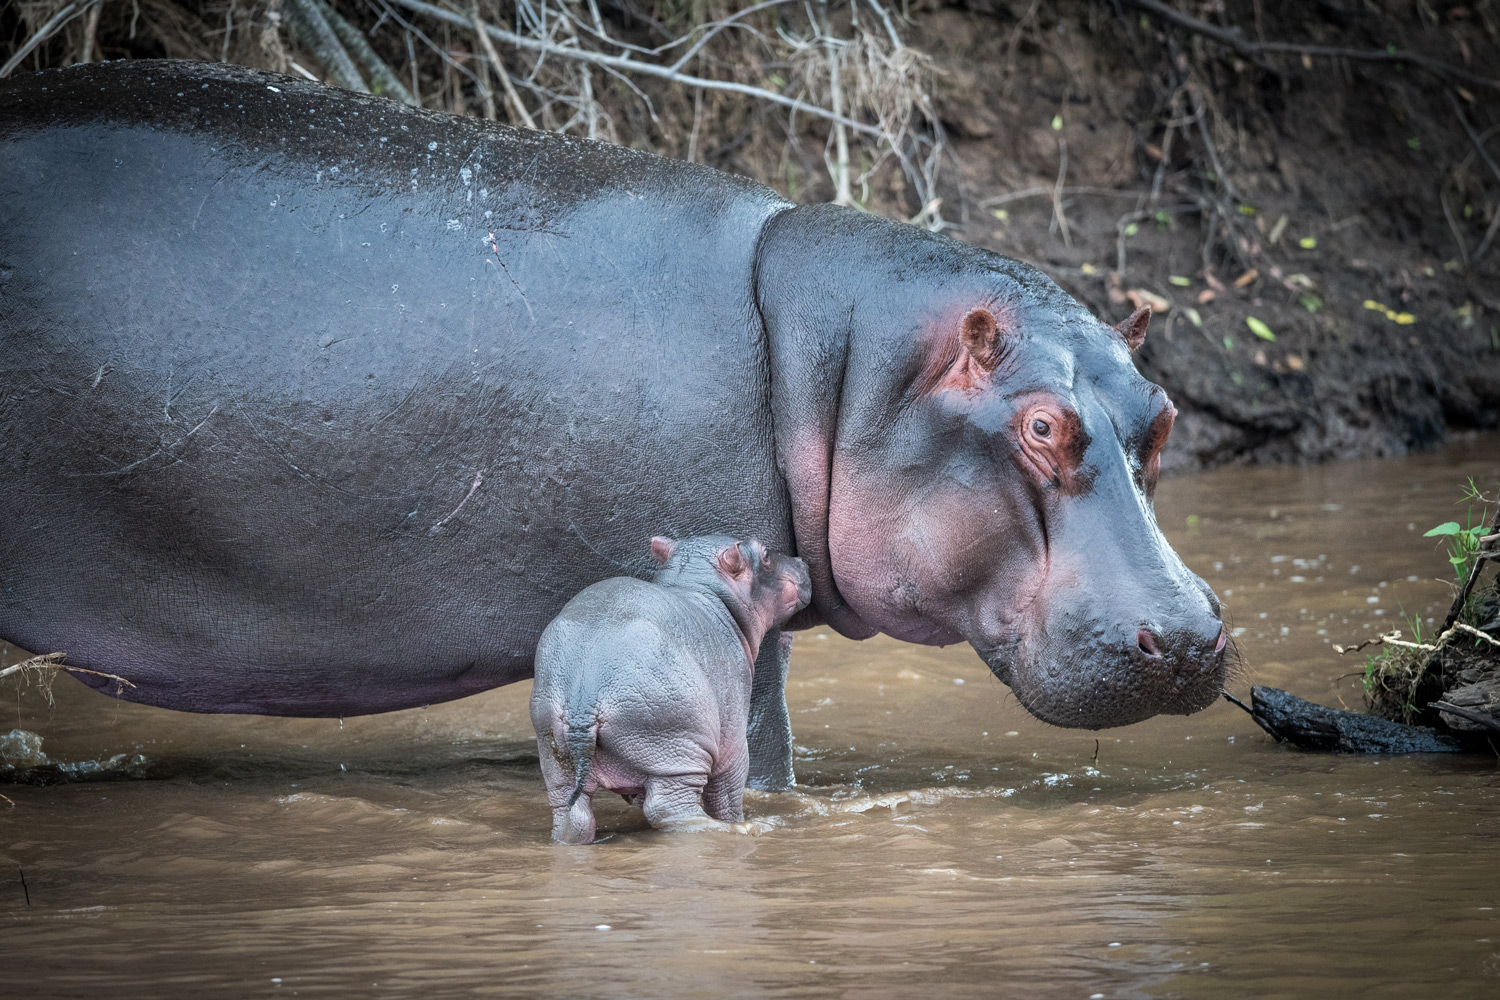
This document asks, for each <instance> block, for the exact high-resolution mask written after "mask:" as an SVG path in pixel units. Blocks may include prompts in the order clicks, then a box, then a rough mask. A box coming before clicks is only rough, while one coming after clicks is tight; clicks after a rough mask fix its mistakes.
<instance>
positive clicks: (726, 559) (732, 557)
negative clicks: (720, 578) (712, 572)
mask: <svg viewBox="0 0 1500 1000" xmlns="http://www.w3.org/2000/svg"><path fill="white" fill-rule="evenodd" d="M719 572H720V573H723V574H724V576H725V577H727V578H729V579H734V578H735V577H737V576H739V575H740V574H742V573H744V572H745V553H743V552H741V551H740V546H739V543H738V542H736V543H735V544H733V545H729V546H725V548H724V549H723V550H722V551H721V552H720V553H719Z"/></svg>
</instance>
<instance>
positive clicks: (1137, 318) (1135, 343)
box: [1115, 306, 1151, 354]
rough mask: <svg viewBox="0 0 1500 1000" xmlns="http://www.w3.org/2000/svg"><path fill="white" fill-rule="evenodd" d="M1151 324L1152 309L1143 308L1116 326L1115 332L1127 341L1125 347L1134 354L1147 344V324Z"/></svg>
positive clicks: (1148, 307)
mask: <svg viewBox="0 0 1500 1000" xmlns="http://www.w3.org/2000/svg"><path fill="white" fill-rule="evenodd" d="M1150 322H1151V307H1150V306H1141V307H1140V308H1139V309H1137V310H1136V311H1135V312H1133V313H1131V314H1130V315H1129V316H1128V317H1126V318H1125V319H1123V320H1121V321H1120V322H1119V323H1117V324H1116V325H1115V332H1116V333H1118V334H1119V335H1120V336H1121V338H1123V339H1124V341H1125V346H1126V347H1128V348H1130V352H1131V353H1132V354H1134V353H1135V352H1136V350H1137V349H1139V348H1140V346H1141V345H1142V344H1144V343H1145V342H1146V324H1148V323H1150Z"/></svg>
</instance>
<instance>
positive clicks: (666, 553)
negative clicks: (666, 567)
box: [651, 535, 677, 563]
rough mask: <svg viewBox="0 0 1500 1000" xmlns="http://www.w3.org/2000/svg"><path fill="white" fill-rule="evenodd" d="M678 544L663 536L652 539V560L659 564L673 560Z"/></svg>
mask: <svg viewBox="0 0 1500 1000" xmlns="http://www.w3.org/2000/svg"><path fill="white" fill-rule="evenodd" d="M676 548H677V543H676V542H674V541H672V539H670V538H667V537H665V536H662V535H657V536H656V537H655V538H653V539H651V558H652V559H655V560H656V561H657V562H659V563H664V562H666V561H667V560H668V559H670V558H672V552H673V551H674V550H676Z"/></svg>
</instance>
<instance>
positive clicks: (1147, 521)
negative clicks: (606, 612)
mask: <svg viewBox="0 0 1500 1000" xmlns="http://www.w3.org/2000/svg"><path fill="white" fill-rule="evenodd" d="M1146 318H1147V317H1146V315H1144V314H1137V315H1135V316H1132V317H1131V318H1130V319H1128V320H1126V321H1125V322H1124V323H1122V324H1121V325H1120V326H1119V327H1118V328H1115V327H1110V326H1108V325H1106V324H1104V323H1103V322H1101V321H1099V320H1098V319H1096V318H1095V317H1093V316H1092V315H1090V314H1089V313H1088V312H1086V311H1085V310H1084V309H1083V308H1082V307H1081V306H1080V305H1079V304H1078V303H1077V302H1075V301H1074V300H1073V299H1072V298H1070V297H1069V296H1067V295H1066V294H1065V293H1063V292H1062V291H1061V290H1060V289H1059V288H1058V287H1057V286H1056V285H1054V284H1053V283H1052V282H1051V281H1049V280H1048V279H1047V278H1046V277H1044V276H1043V275H1041V274H1040V273H1038V272H1037V271H1035V270H1033V269H1032V268H1030V267H1028V266H1026V265H1024V264H1019V263H1016V262H1015V261H1011V260H1007V259H1006V258H1004V257H999V256H996V255H995V254H992V253H989V252H986V251H984V250H979V249H976V248H974V247H970V246H966V245H964V244H962V243H958V242H955V241H953V240H951V239H948V238H946V237H942V236H936V235H933V234H931V233H927V232H923V231H921V230H918V229H915V228H913V227H910V226H905V225H900V224H897V223H893V222H888V221H885V220H882V219H878V218H873V217H871V216H869V215H863V214H861V213H859V212H855V211H850V210H847V209H843V208H837V207H833V206H829V205H812V206H801V207H794V206H793V205H791V204H789V203H788V202H786V201H784V200H783V199H781V198H780V197H778V196H777V195H776V194H775V193H774V192H772V191H771V190H769V189H767V188H764V187H760V186H758V185H756V184H753V183H751V182H749V181H746V180H743V179H741V178H738V177H733V176H729V175H727V174H723V173H718V172H716V171H714V170H710V169H708V168H705V167H701V166H695V165H691V164H687V163H680V162H676V161H673V160H667V159H662V158H660V157H656V156H651V155H648V154H646V153H641V152H636V151H634V150H629V149H622V148H620V147H617V146H611V145H606V144H602V143H597V142H587V141H583V140H579V139H574V138H570V137H568V136H562V135H555V134H551V133H545V132H531V131H521V130H517V129H511V128H505V127H501V126H497V125H493V124H488V123H485V122H480V121H475V120H471V119H466V118H455V117H451V116H449V115H444V114H437V113H432V112H426V111H416V110H411V109H408V108H406V107H403V106H400V105H396V104H392V103H389V102H386V101H382V100H380V99H376V98H370V97H368V96H360V95H356V94H352V93H347V92H344V91H338V90H330V89H327V88H325V87H322V86H317V85H314V84H309V83H305V82H301V81H297V80H291V79H287V78H285V77H281V76H273V75H268V74H264V73H258V72H252V71H249V70H243V69H235V68H228V67H223V66H209V65H202V64H194V63H184V62H122V63H112V64H104V65H95V66H79V67H73V68H71V69H67V70H62V71H53V72H47V73H41V74H37V75H34V76H30V77H26V78H22V79H17V80H13V81H7V82H6V84H5V86H4V89H3V90H0V484H3V486H4V490H5V502H4V503H3V504H0V636H3V637H4V638H5V639H6V640H8V641H10V642H11V643H15V644H18V645H20V646H22V647H24V648H27V649H33V650H39V651H44V652H45V651H50V650H63V651H65V652H66V653H67V654H68V658H69V663H71V664H74V665H77V666H81V667H90V668H94V669H97V670H104V671H109V672H111V673H116V674H119V675H122V676H124V677H126V678H128V679H129V680H130V682H131V683H132V684H133V685H134V686H133V687H129V688H126V689H125V690H124V692H123V695H124V696H125V697H127V698H131V699H134V700H137V701H142V702H148V703H150V704H153V705H161V706H166V707H171V708H177V709H185V710H188V711H197V712H257V713H266V714H276V715H303V716H331V715H353V714H359V713H369V712H383V711H389V710H392V709H399V708H406V707H409V706H414V705H422V704H426V703H430V702H436V701H442V700H445V699H450V698H458V697H462V696H464V695H468V694H472V693H474V692H476V691H482V690H485V689H487V688H492V687H495V686H497V685H500V684H509V683H511V682H513V681H518V680H522V679H524V678H527V677H529V676H531V672H532V657H533V652H534V649H535V646H536V641H537V638H538V636H539V635H540V634H541V632H542V629H543V627H544V626H545V625H546V624H547V622H548V620H549V619H551V618H552V617H553V616H554V615H555V614H556V613H557V612H558V610H559V609H560V608H561V607H562V606H563V604H564V603H566V602H567V601H568V599H569V598H571V597H572V596H573V595H574V594H576V593H578V592H579V591H580V590H582V589H583V588H584V587H585V586H587V585H589V584H591V583H594V582H595V581H598V580H602V579H604V578H606V577H611V576H617V575H619V574H620V572H621V570H622V568H623V569H624V570H625V571H627V572H631V573H642V572H644V571H645V570H646V569H647V565H646V560H645V556H644V555H643V553H645V552H646V551H647V540H648V539H650V538H651V536H653V535H657V534H665V535H672V536H679V537H680V536H688V535H700V534H710V533H729V534H734V535H736V536H741V537H749V536H753V537H756V538H759V539H761V540H762V541H763V542H765V543H766V544H767V545H768V546H769V547H771V548H773V549H777V550H783V551H788V552H793V553H795V554H797V555H799V556H801V557H802V558H803V559H805V560H806V561H807V563H808V565H809V567H810V569H811V572H812V579H813V583H814V590H813V602H812V606H811V607H810V608H809V609H807V610H806V611H804V612H802V613H801V615H800V616H799V617H798V618H797V619H796V620H794V622H793V623H792V624H791V626H790V627H792V628H802V627H807V626H810V625H813V624H816V623H818V622H826V623H828V624H829V625H831V626H832V627H834V628H835V629H837V630H838V631H839V632H841V633H843V634H844V635H847V636H853V637H856V638H863V637H866V636H871V635H874V634H875V633H876V632H885V633H887V634H889V635H892V636H896V637H898V638H901V639H906V640H910V641H913V642H920V643H938V644H941V643H951V642H957V641H959V640H967V641H968V642H969V643H971V644H972V645H973V646H974V648H975V649H976V650H978V652H979V654H980V655H981V656H982V657H984V659H985V662H986V663H988V664H989V666H990V669H991V670H992V671H993V672H994V673H995V675H996V676H997V677H999V678H1000V679H1001V680H1002V681H1004V682H1006V683H1007V684H1009V685H1010V686H1011V688H1012V689H1013V690H1014V691H1015V692H1016V695H1017V696H1018V697H1019V699H1020V700H1021V703H1022V704H1024V705H1025V706H1026V707H1027V708H1028V709H1029V710H1030V711H1031V712H1032V713H1033V714H1035V715H1037V716H1038V717H1039V718H1042V719H1044V720H1046V721H1048V722H1052V723H1056V724H1058V725H1064V726H1082V727H1090V728H1098V727H1103V726H1116V725H1122V724H1125V723H1130V722H1135V721H1137V720H1140V719H1144V718H1147V717H1148V716H1151V715H1153V714H1156V713H1160V712H1170V713H1187V712H1193V711H1197V710H1198V709H1201V708H1204V707H1205V706H1207V705H1209V704H1210V703H1211V702H1213V700H1214V699H1215V698H1216V697H1217V695H1218V693H1219V691H1220V689H1221V686H1222V682H1223V674H1224V643H1225V638H1224V632H1223V629H1222V627H1221V624H1220V619H1219V605H1218V602H1217V600H1216V599H1215V598H1214V595H1213V594H1212V592H1211V591H1210V590H1209V588H1208V587H1207V586H1206V585H1205V584H1204V583H1203V581H1202V580H1200V579H1199V578H1198V577H1196V576H1194V575H1193V574H1192V573H1191V572H1189V571H1188V570H1187V569H1186V568H1185V567H1184V566H1183V564H1182V563H1181V561H1180V560H1179V559H1178V558H1177V556H1176V554H1175V553H1174V552H1173V551H1172V550H1171V548H1170V547H1169V546H1168V545H1167V543H1166V541H1165V540H1164V539H1163V537H1162V535H1161V532H1160V531H1159V530H1158V528H1157V526H1156V523H1155V518H1154V515H1153V513H1152V507H1151V496H1152V491H1153V488H1154V486H1155V484H1156V477H1157V467H1158V455H1159V453H1160V451H1161V447H1162V444H1163V442H1164V441H1165V440H1166V437H1167V433H1168V432H1169V430H1170V429H1171V426H1172V417H1173V412H1174V411H1173V409H1172V407H1171V405H1170V404H1169V403H1168V402H1167V399H1166V396H1165V395H1164V394H1163V393H1162V391H1161V390H1160V389H1159V388H1158V387H1156V386H1154V385H1152V384H1150V383H1149V382H1147V381H1145V380H1144V379H1143V378H1142V377H1141V376H1140V375H1139V374H1138V373H1137V372H1136V371H1135V369H1134V367H1133V366H1132V365H1131V362H1130V349H1132V348H1134V347H1135V346H1137V345H1138V344H1139V342H1140V340H1141V338H1142V337H1144V335H1145V326H1146ZM765 646H766V648H767V649H768V650H769V651H770V653H769V654H768V655H766V656H763V657H762V659H761V661H760V669H758V670H757V672H756V673H757V681H758V683H757V690H756V693H755V707H754V709H753V713H754V714H753V719H752V740H753V744H752V755H753V757H754V773H755V776H756V779H757V782H758V784H760V785H761V786H762V787H775V786H780V785H785V784H787V783H789V782H790V779H791V770H790V730H789V728H788V724H787V717H786V710H785V704H784V700H783V697H782V691H781V684H782V682H783V681H784V677H785V673H784V672H785V664H786V656H785V654H786V646H787V643H786V642H784V641H783V642H768V643H766V644H765ZM778 653H779V656H778ZM85 679H87V675H85ZM96 680H97V678H96ZM106 683H107V682H106Z"/></svg>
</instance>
